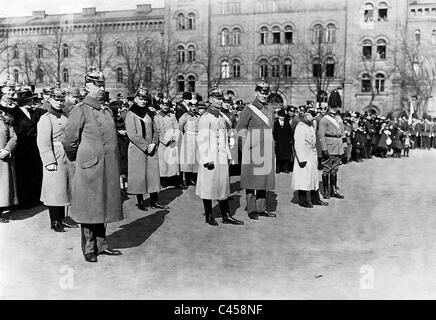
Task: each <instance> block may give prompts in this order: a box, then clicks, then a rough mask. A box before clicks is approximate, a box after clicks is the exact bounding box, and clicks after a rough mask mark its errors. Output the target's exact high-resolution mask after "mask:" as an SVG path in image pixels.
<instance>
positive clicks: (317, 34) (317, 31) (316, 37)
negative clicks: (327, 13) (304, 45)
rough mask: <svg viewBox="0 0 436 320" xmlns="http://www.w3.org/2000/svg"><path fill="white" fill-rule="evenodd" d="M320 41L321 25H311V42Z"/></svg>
mask: <svg viewBox="0 0 436 320" xmlns="http://www.w3.org/2000/svg"><path fill="white" fill-rule="evenodd" d="M320 42H322V25H320V24H317V25H316V26H314V27H313V35H312V43H320Z"/></svg>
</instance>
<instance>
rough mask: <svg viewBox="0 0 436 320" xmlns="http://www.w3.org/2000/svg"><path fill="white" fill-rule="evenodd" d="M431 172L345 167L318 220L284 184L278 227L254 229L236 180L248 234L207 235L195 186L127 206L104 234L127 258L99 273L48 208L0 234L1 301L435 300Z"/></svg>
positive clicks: (427, 167)
mask: <svg viewBox="0 0 436 320" xmlns="http://www.w3.org/2000/svg"><path fill="white" fill-rule="evenodd" d="M435 164H436V150H432V151H422V150H412V151H411V157H410V158H401V159H378V158H377V159H371V160H366V161H365V162H363V163H350V164H347V165H345V166H342V167H341V168H340V172H339V187H340V192H341V193H342V194H343V195H344V196H345V199H344V200H339V199H331V200H329V203H330V205H329V206H328V207H316V208H314V209H303V208H301V207H299V206H298V205H296V204H294V203H292V202H291V201H290V200H291V198H292V194H291V190H290V182H291V175H286V174H280V175H278V176H277V182H276V185H277V188H276V195H275V194H271V193H270V194H269V195H268V197H269V202H270V204H269V206H270V208H269V209H271V210H275V211H276V213H277V218H262V217H261V219H260V220H259V221H252V220H250V219H248V217H247V215H246V212H245V211H244V207H245V197H244V193H243V192H241V191H240V190H239V181H238V179H239V178H238V177H233V178H232V196H233V199H232V202H231V206H232V208H233V209H236V214H235V217H236V218H238V219H241V220H243V221H244V222H245V225H244V226H233V225H222V224H221V221H220V220H221V219H219V218H217V220H218V222H219V223H220V226H219V227H212V226H209V225H207V224H205V223H204V217H203V215H202V213H203V210H202V203H201V201H200V200H199V199H198V198H197V196H195V189H194V187H190V188H189V189H188V190H187V191H184V192H183V194H182V192H180V191H178V190H175V189H166V190H165V191H163V192H162V194H161V198H162V202H163V203H169V205H170V206H171V209H170V210H169V211H164V210H151V211H148V212H145V213H144V212H142V211H138V210H137V208H136V207H135V198H134V197H133V196H132V197H131V198H130V199H129V200H127V201H126V202H125V203H124V209H125V220H123V221H122V222H119V223H114V224H110V225H109V226H108V232H107V233H108V241H109V244H110V246H111V247H114V248H118V249H121V250H122V252H123V255H122V256H118V257H110V256H101V257H99V262H98V263H96V264H91V263H87V262H85V260H84V259H83V256H82V254H81V249H80V230H79V229H69V230H68V232H66V233H63V234H62V233H55V232H52V231H51V230H50V228H49V218H48V211H46V210H45V209H44V207H39V208H34V209H32V210H27V211H17V212H14V213H13V219H14V221H11V223H9V224H1V225H0V239H1V242H0V299H16V298H20V299H330V298H331V299H385V298H386V299H388V298H411V299H415V298H417V299H418V298H432V299H435V298H436V277H435V276H434V270H436V245H435V243H436V214H435V207H436V192H435V191H436V188H435V185H434V181H436V166H435ZM215 205H216V203H215ZM214 210H215V211H216V214H217V216H218V214H219V210H218V206H217V205H216V206H215V208H214Z"/></svg>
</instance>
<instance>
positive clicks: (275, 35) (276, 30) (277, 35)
mask: <svg viewBox="0 0 436 320" xmlns="http://www.w3.org/2000/svg"><path fill="white" fill-rule="evenodd" d="M280 33H281V32H280V28H279V27H273V28H272V37H273V43H274V44H279V43H280Z"/></svg>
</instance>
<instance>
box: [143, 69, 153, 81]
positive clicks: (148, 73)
mask: <svg viewBox="0 0 436 320" xmlns="http://www.w3.org/2000/svg"><path fill="white" fill-rule="evenodd" d="M151 77H152V69H151V67H150V66H146V67H145V77H144V78H145V82H151Z"/></svg>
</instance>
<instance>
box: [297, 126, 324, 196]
mask: <svg viewBox="0 0 436 320" xmlns="http://www.w3.org/2000/svg"><path fill="white" fill-rule="evenodd" d="M294 141H295V142H294V146H295V153H296V155H295V161H294V169H293V173H292V183H291V187H292V189H293V190H305V191H310V190H318V188H319V177H318V156H317V150H316V134H315V129H314V128H313V127H312V126H308V125H307V124H305V123H304V122H303V121H300V122H299V123H298V124H297V127H296V128H295V133H294ZM298 162H300V163H301V162H306V166H305V167H304V168H300V166H299V164H298Z"/></svg>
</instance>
